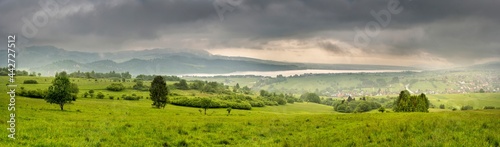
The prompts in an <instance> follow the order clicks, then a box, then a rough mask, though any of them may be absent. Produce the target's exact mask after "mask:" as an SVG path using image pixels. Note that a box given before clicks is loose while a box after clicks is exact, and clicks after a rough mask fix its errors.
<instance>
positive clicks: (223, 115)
mask: <svg viewBox="0 0 500 147" xmlns="http://www.w3.org/2000/svg"><path fill="white" fill-rule="evenodd" d="M16 79H17V83H22V81H24V80H26V79H35V80H37V81H38V82H39V84H29V85H27V84H18V87H17V89H20V87H24V88H25V89H30V90H35V89H46V88H47V87H48V86H49V85H50V82H51V81H52V79H53V78H52V77H16ZM0 80H2V81H7V77H0ZM73 80H74V81H73ZM71 81H72V82H75V83H77V84H78V86H79V89H80V94H79V95H78V99H77V100H76V101H74V102H73V103H72V104H67V105H65V111H60V109H59V107H58V106H57V105H53V104H52V105H51V104H49V103H47V102H45V101H44V100H43V99H34V98H26V97H21V96H17V97H16V98H17V99H16V111H15V113H16V139H15V140H11V139H9V138H8V137H7V135H8V134H9V132H8V130H7V129H2V131H0V132H1V133H2V134H4V137H0V144H1V146H111V147H114V146H500V134H499V133H498V132H500V110H498V109H494V110H468V111H460V110H457V111H451V110H449V109H444V110H442V109H430V111H431V112H430V113H394V112H388V113H380V112H377V111H376V110H374V111H371V112H369V113H353V114H344V113H337V112H335V111H333V107H331V106H326V105H321V104H315V103H306V102H304V103H294V104H286V105H280V106H265V107H254V108H252V110H237V109H233V110H232V111H231V114H230V115H228V113H227V111H226V109H208V111H207V115H203V114H202V113H201V112H200V109H199V108H193V107H182V106H175V105H171V104H167V106H166V108H165V109H155V108H152V107H151V103H152V101H151V100H149V99H140V100H138V101H128V100H123V99H122V100H117V99H114V100H111V99H109V98H108V96H109V95H113V96H117V97H118V96H120V95H122V94H127V95H130V94H132V93H135V94H137V95H141V96H144V97H146V96H148V92H143V91H136V90H132V89H131V88H129V87H131V86H132V85H133V84H134V83H133V82H124V85H125V86H126V87H127V89H126V90H124V91H120V92H112V91H108V90H106V86H108V85H109V84H111V83H113V82H111V81H109V80H103V81H100V79H99V80H98V81H97V82H96V81H94V80H88V79H77V78H71ZM168 84H169V85H171V84H173V82H168ZM145 85H149V83H147V82H145ZM90 89H92V90H95V91H96V93H97V92H102V93H104V95H106V97H105V98H104V99H96V98H82V97H81V93H83V92H86V91H88V90H90ZM0 91H2V92H3V93H4V94H3V95H0V97H1V99H0V100H1V101H0V102H1V105H0V109H2V111H0V117H2V120H4V121H1V122H0V124H1V125H2V126H4V127H5V128H7V127H8V125H9V124H7V122H6V121H5V120H8V119H9V111H6V110H7V106H8V103H9V99H8V95H7V94H5V92H7V89H6V86H1V87H0ZM171 92H172V93H177V94H178V95H182V96H192V95H196V96H199V97H212V96H216V94H206V93H200V92H199V91H195V90H185V91H184V90H172V91H171ZM428 97H429V99H430V101H431V103H433V104H434V105H437V106H438V105H439V104H445V105H447V106H446V107H448V106H453V107H459V106H462V105H473V107H474V109H481V108H482V107H483V106H490V105H492V106H496V107H499V106H500V97H499V94H498V93H481V94H479V93H477V94H476V93H474V94H443V95H428Z"/></svg>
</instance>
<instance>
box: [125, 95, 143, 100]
mask: <svg viewBox="0 0 500 147" xmlns="http://www.w3.org/2000/svg"><path fill="white" fill-rule="evenodd" d="M122 99H124V100H139V99H140V97H139V96H136V95H135V94H132V95H125V94H124V95H122Z"/></svg>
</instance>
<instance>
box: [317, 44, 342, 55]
mask: <svg viewBox="0 0 500 147" xmlns="http://www.w3.org/2000/svg"><path fill="white" fill-rule="evenodd" d="M318 46H320V47H321V48H322V49H324V50H326V51H328V52H332V53H334V54H344V53H345V52H344V50H342V49H341V48H340V47H339V46H337V45H335V44H333V43H330V42H320V43H318Z"/></svg>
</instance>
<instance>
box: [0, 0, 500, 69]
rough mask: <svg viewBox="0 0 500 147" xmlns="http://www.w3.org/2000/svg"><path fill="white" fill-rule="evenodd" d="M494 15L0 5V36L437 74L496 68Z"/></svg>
mask: <svg viewBox="0 0 500 147" xmlns="http://www.w3.org/2000/svg"><path fill="white" fill-rule="evenodd" d="M499 7H500V1H499V0H439V1H437V0H104V1H103V0H79V1H69V0H40V1H19V0H0V36H8V35H9V34H17V36H18V38H20V39H21V40H23V41H22V44H23V45H24V46H33V45H51V46H55V47H58V48H63V49H66V50H76V51H85V52H116V51H124V50H144V49H153V48H165V49H184V48H189V49H200V50H206V51H208V52H210V53H212V54H217V55H226V56H242V57H252V58H258V59H266V60H275V61H285V62H307V63H328V64H379V65H400V66H419V67H430V68H439V67H450V66H463V65H471V64H479V63H485V62H491V61H500V17H499V14H500V9H498V8H499ZM4 38H6V37H4ZM6 42H7V41H6V40H5V41H1V42H0V45H1V46H7V45H6V44H7V43H6Z"/></svg>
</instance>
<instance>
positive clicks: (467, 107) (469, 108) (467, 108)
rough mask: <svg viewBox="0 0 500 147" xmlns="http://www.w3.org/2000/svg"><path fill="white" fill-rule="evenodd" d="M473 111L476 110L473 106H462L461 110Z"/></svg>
mask: <svg viewBox="0 0 500 147" xmlns="http://www.w3.org/2000/svg"><path fill="white" fill-rule="evenodd" d="M472 109H474V108H473V107H472V106H470V105H467V106H462V107H461V108H460V110H472Z"/></svg>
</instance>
